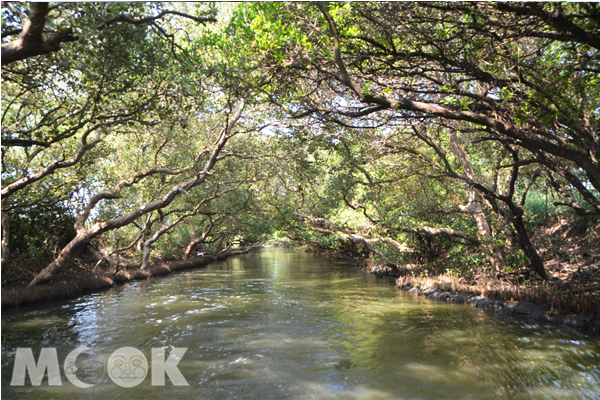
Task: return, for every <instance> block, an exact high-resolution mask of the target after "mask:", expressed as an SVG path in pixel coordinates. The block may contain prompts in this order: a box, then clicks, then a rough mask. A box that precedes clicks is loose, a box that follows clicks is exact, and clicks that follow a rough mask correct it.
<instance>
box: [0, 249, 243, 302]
mask: <svg viewBox="0 0 600 400" xmlns="http://www.w3.org/2000/svg"><path fill="white" fill-rule="evenodd" d="M250 250H251V249H246V250H232V251H228V252H224V253H220V254H217V255H215V256H212V255H205V256H202V257H195V258H193V259H191V260H182V261H163V262H157V263H154V264H152V265H150V267H149V268H148V269H146V270H141V269H139V266H138V265H135V266H125V267H123V268H122V269H119V270H118V271H116V272H114V271H103V272H94V271H93V270H92V271H87V272H88V273H87V274H84V273H80V274H77V275H75V276H65V277H62V278H57V279H55V281H54V282H50V283H48V284H45V285H41V286H36V287H32V288H30V287H27V286H26V284H25V283H17V284H12V285H6V286H3V287H2V309H8V308H17V307H21V306H34V305H36V304H40V303H48V302H52V301H60V300H66V299H71V298H75V297H78V296H81V295H84V294H89V293H95V292H100V291H103V290H107V289H109V288H111V287H113V286H115V285H118V284H123V283H126V282H131V281H139V280H144V279H149V278H154V277H159V276H165V275H169V274H171V273H174V272H178V271H183V270H188V269H194V268H200V267H204V266H206V265H208V264H210V263H213V262H216V261H222V260H225V259H227V258H229V257H231V256H235V255H240V254H245V253H247V252H249V251H250Z"/></svg>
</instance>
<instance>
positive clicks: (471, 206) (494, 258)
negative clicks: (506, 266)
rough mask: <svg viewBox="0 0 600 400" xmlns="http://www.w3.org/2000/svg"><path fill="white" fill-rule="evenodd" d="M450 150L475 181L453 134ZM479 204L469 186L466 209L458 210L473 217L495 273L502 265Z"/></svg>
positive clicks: (471, 169) (474, 190) (474, 192)
mask: <svg viewBox="0 0 600 400" xmlns="http://www.w3.org/2000/svg"><path fill="white" fill-rule="evenodd" d="M450 149H451V150H452V152H453V153H454V154H455V155H456V158H457V159H458V161H459V162H460V165H462V167H463V170H464V171H465V175H467V177H468V178H469V179H471V180H472V181H476V179H475V172H474V171H473V167H472V166H471V162H470V161H469V158H468V156H467V153H466V152H465V149H464V148H463V147H462V145H461V144H460V143H459V140H458V138H457V137H456V135H455V134H454V133H453V134H451V135H450ZM481 203H482V197H481V194H480V193H479V192H478V191H477V190H476V189H475V188H474V187H472V186H469V203H468V204H467V206H466V207H465V206H462V207H461V206H459V208H461V210H464V211H467V212H469V213H470V214H471V215H472V216H473V219H474V220H475V224H476V225H477V230H478V231H479V235H480V236H481V237H482V239H483V247H484V248H485V253H486V257H487V259H488V261H489V262H490V264H492V268H493V269H494V270H495V271H499V269H500V267H501V266H502V264H503V260H502V256H501V254H500V253H499V252H498V251H495V249H494V247H493V244H492V230H491V229H490V225H489V224H488V222H487V220H486V219H485V214H484V212H483V207H481Z"/></svg>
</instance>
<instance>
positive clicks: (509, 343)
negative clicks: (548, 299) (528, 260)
mask: <svg viewBox="0 0 600 400" xmlns="http://www.w3.org/2000/svg"><path fill="white" fill-rule="evenodd" d="M83 347H87V349H83ZM17 348H23V349H31V354H33V356H34V361H39V359H38V357H39V355H40V351H41V349H42V348H50V349H56V353H55V354H56V357H55V359H56V360H58V365H59V368H60V371H56V372H55V373H59V374H60V375H59V378H58V379H59V380H60V381H56V378H54V379H55V380H54V384H55V385H53V386H51V385H48V378H47V377H44V378H43V381H42V382H41V385H39V386H33V385H32V384H31V381H30V380H31V378H30V376H31V371H28V372H29V376H28V377H27V378H25V380H24V381H23V382H21V384H22V386H16V385H15V384H19V379H16V380H14V379H15V378H14V377H13V373H14V370H16V369H18V368H16V367H15V365H16V364H17V363H16V362H15V360H16V349H17ZM124 348H127V350H125V349H124ZM160 348H166V350H165V352H166V356H169V355H170V356H172V357H174V358H172V359H170V358H167V362H166V364H165V362H164V360H165V358H164V356H163V358H162V359H161V358H160V357H159V355H158V353H157V354H154V351H157V349H160ZM77 349H80V350H81V354H79V356H78V357H77V358H74V360H75V361H74V362H76V367H77V370H76V371H75V372H73V371H69V369H68V365H66V364H67V363H65V358H68V357H67V355H68V354H69V353H71V355H73V354H74V350H75V353H76V351H77ZM153 349H155V350H153ZM177 349H179V350H177ZM22 354H25V353H22ZM135 354H137V355H140V357H139V358H141V359H142V364H141V367H139V364H138V367H136V368H138V369H137V371H138V372H137V373H136V374H137V375H136V376H137V378H135V379H137V381H134V382H133V383H129V384H127V383H125V380H119V377H118V376H117V375H114V369H113V368H114V365H116V364H114V363H115V362H116V361H115V360H116V358H115V357H116V356H117V355H125V356H131V359H130V360H126V362H131V365H130V366H129V367H128V368H130V369H132V368H134V363H135V362H134V361H132V360H133V359H134V358H133V355H135ZM74 355H77V354H74ZM19 357H21V356H19ZM155 358H156V360H158V362H159V365H160V366H162V367H161V368H163V370H167V373H165V372H164V371H163V370H160V368H157V367H156V366H155V365H156V364H155ZM50 359H52V357H50ZM52 360H53V359H52ZM69 360H72V359H69ZM69 360H67V361H69ZM168 360H171V361H170V362H171V363H170V364H169V362H168ZM138 362H139V361H138ZM144 362H146V364H144ZM160 363H162V364H160ZM23 365H24V364H23ZM39 365H41V363H40V364H39ZM48 365H49V367H48V370H52V371H54V370H55V369H56V368H55V367H56V365H57V364H56V363H53V362H50V363H49V364H48ZM21 368H23V367H21ZM122 368H125V367H122ZM139 368H141V369H139ZM33 372H34V374H35V373H36V371H33ZM37 373H38V374H39V372H37ZM69 374H70V375H69ZM154 374H156V376H154ZM67 375H69V376H67ZM112 376H116V377H117V378H116V379H113V378H112ZM69 377H74V378H73V381H71V380H70V379H69ZM121 377H123V376H121ZM123 379H124V378H123ZM161 379H162V381H161ZM181 379H183V381H181ZM72 382H75V383H72ZM11 383H13V385H11ZM174 383H178V384H180V385H182V386H176V385H174ZM127 385H129V386H131V387H124V386H127ZM82 386H86V387H85V388H84V387H82ZM2 397H3V399H25V398H31V399H79V398H82V399H129V398H140V399H190V398H194V399H261V400H262V399H600V337H599V336H598V335H586V334H584V333H581V332H577V331H574V330H571V329H568V328H562V327H556V326H550V325H538V324H535V323H532V322H530V321H520V320H518V319H514V318H509V317H503V316H495V315H491V314H488V313H485V312H482V311H481V310H478V309H476V308H474V307H471V306H467V305H454V304H444V303H438V302H433V301H430V300H428V299H424V298H423V297H413V296H411V295H409V294H407V293H403V292H400V291H398V290H397V289H396V288H395V287H394V286H393V285H392V284H391V283H390V282H388V281H385V280H381V279H377V278H375V277H373V276H371V275H369V274H367V273H365V272H364V271H361V270H358V269H355V268H351V267H348V266H347V265H346V264H345V263H343V262H340V261H336V260H334V259H332V258H329V257H323V256H318V255H314V254H309V253H301V252H296V251H293V250H286V249H279V248H275V249H272V248H269V249H263V250H261V251H258V252H254V253H250V254H247V255H243V256H237V257H233V258H230V259H228V260H225V261H222V262H218V263H214V264H211V265H209V266H208V267H207V268H205V269H198V270H192V271H186V272H182V273H179V274H174V275H170V276H167V277H163V278H156V279H151V280H147V281H140V282H135V283H129V284H126V285H123V286H119V287H115V288H112V289H110V290H108V291H106V292H102V293H97V294H92V295H87V296H83V297H80V298H78V299H75V300H71V301H67V302H61V303H58V304H49V305H47V306H44V307H37V308H35V309H21V310H14V311H5V312H3V314H2Z"/></svg>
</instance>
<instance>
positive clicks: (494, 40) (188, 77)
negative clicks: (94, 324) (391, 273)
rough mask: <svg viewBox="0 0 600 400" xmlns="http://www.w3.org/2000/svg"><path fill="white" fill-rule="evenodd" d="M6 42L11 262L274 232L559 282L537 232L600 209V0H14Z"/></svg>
mask: <svg viewBox="0 0 600 400" xmlns="http://www.w3.org/2000/svg"><path fill="white" fill-rule="evenodd" d="M2 38H3V42H2V227H3V230H2V254H3V255H2V257H3V267H4V268H3V271H4V277H5V279H7V278H6V276H7V274H8V276H10V274H14V275H15V276H17V275H18V273H17V272H15V271H12V270H11V267H13V268H16V267H17V266H18V265H19V263H22V262H24V261H25V260H28V259H31V258H36V259H39V260H42V264H43V265H42V266H41V267H40V268H41V269H40V270H39V271H38V273H37V275H36V276H35V278H34V277H32V276H30V277H28V278H33V279H32V281H31V285H37V284H40V283H44V282H47V281H49V280H51V279H52V278H53V277H54V276H56V275H57V274H60V273H62V272H64V271H67V270H68V269H69V268H72V265H73V264H72V259H73V257H75V256H77V254H78V251H82V249H85V248H86V246H90V245H92V246H93V247H94V246H95V248H98V249H100V250H101V251H102V252H103V254H104V258H105V259H107V260H108V259H112V255H114V254H115V253H116V254H117V255H118V254H119V251H122V252H129V254H130V255H131V257H133V260H135V262H139V264H140V266H141V268H146V267H147V265H148V263H149V262H150V260H151V257H152V255H153V254H154V255H159V254H160V255H161V256H162V257H171V258H181V257H186V258H187V257H190V256H191V255H193V254H194V252H196V251H200V250H210V251H216V252H219V251H221V250H223V249H227V248H230V247H231V246H247V245H250V244H261V243H265V242H266V241H269V240H276V241H281V240H287V241H290V242H292V243H295V244H311V245H313V246H317V247H319V248H327V249H332V248H336V249H338V250H340V251H345V252H347V253H349V254H363V255H371V256H373V257H374V258H375V259H376V261H378V262H380V263H381V264H383V265H385V266H386V267H387V268H389V269H399V268H404V266H405V265H409V264H414V263H430V264H435V263H436V260H439V259H440V257H442V256H444V255H445V256H450V257H452V258H453V259H455V260H458V261H457V265H463V266H465V267H464V268H465V270H464V271H462V272H461V273H465V274H466V273H470V274H472V275H473V276H474V277H482V276H484V275H486V273H487V275H488V276H492V275H494V274H496V273H498V272H500V271H506V270H508V269H514V268H517V269H518V268H520V269H521V270H522V271H525V270H526V269H528V268H529V267H531V268H532V269H533V270H534V271H535V272H536V273H537V274H538V275H539V276H540V277H541V278H544V279H546V278H547V277H548V275H547V272H546V270H545V267H544V260H543V257H541V256H540V251H539V250H540V249H539V248H537V247H536V244H535V243H534V241H533V240H532V235H533V234H535V232H536V230H537V229H539V228H540V226H542V225H543V224H544V223H547V222H548V218H551V217H552V216H558V215H560V216H562V217H568V218H572V219H573V220H576V219H578V220H582V221H597V218H598V217H597V216H598V215H600V194H599V191H600V134H599V132H600V120H599V118H600V96H599V93H600V81H599V79H598V76H599V74H598V72H599V70H600V65H599V60H600V57H599V54H598V52H599V50H600V8H599V6H598V5H597V3H522V4H516V3H515V4H511V3H463V2H458V3H439V2H435V3H426V2H418V3H407V2H400V3H396V2H382V3H379V2H372V3H236V4H225V3H222V4H213V3H150V2H140V3H30V4H25V3H3V5H2ZM34 221H39V224H40V229H39V231H38V232H31V226H32V224H34ZM586 223H587V222H586ZM486 271H487V272H486Z"/></svg>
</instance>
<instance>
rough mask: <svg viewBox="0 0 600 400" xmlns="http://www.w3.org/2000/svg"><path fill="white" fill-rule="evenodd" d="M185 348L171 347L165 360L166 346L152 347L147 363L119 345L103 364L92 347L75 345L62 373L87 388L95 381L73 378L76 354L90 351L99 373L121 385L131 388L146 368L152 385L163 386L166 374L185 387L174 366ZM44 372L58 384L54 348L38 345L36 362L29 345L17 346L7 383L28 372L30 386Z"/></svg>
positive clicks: (14, 382)
mask: <svg viewBox="0 0 600 400" xmlns="http://www.w3.org/2000/svg"><path fill="white" fill-rule="evenodd" d="M186 351H187V348H186V347H174V348H173V349H172V350H171V352H170V353H169V356H168V357H166V359H165V356H166V349H165V348H164V347H155V348H152V358H151V362H150V364H148V359H147V358H146V356H145V355H144V353H142V352H141V351H140V350H138V349H136V348H135V347H121V348H119V349H117V350H115V351H114V352H113V353H112V354H111V355H110V356H109V357H108V360H107V361H106V363H104V362H103V357H101V355H100V354H99V353H98V352H96V351H95V350H94V349H92V348H90V347H78V348H76V349H75V350H73V351H71V352H70V353H69V354H68V355H67V356H66V357H65V361H64V363H63V372H64V375H65V377H66V378H67V379H68V380H69V382H71V383H72V384H73V385H75V386H77V387H80V388H82V389H87V388H91V387H93V386H95V385H96V384H97V383H98V382H94V383H90V382H84V381H82V380H80V379H79V378H78V377H77V371H78V368H77V357H79V355H80V354H82V353H86V354H90V353H92V354H93V355H95V358H96V359H100V360H101V362H102V365H103V367H104V371H103V374H102V376H104V374H108V377H109V378H110V379H111V380H112V381H113V382H114V383H115V384H117V385H119V386H121V387H124V388H131V387H134V386H137V385H139V384H140V383H142V381H144V379H145V378H146V376H147V375H148V372H149V371H150V372H151V377H152V385H153V386H164V385H165V375H166V376H168V377H169V379H170V380H171V382H172V384H173V385H174V386H189V383H188V382H187V381H186V380H185V378H184V376H183V374H182V373H181V371H180V370H179V368H177V364H179V361H181V358H182V357H183V355H184V354H185V352H186ZM46 374H47V376H48V385H49V386H60V385H62V379H61V374H60V367H59V362H58V355H57V352H56V348H53V347H44V348H42V350H41V351H40V356H39V357H38V360H37V362H36V360H35V357H34V356H33V351H32V349H31V348H29V347H19V348H17V351H16V355H15V364H14V367H13V374H12V379H11V381H10V385H11V386H24V385H25V376H26V375H29V380H30V381H31V385H32V386H40V385H41V384H42V381H43V379H44V375H46Z"/></svg>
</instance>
